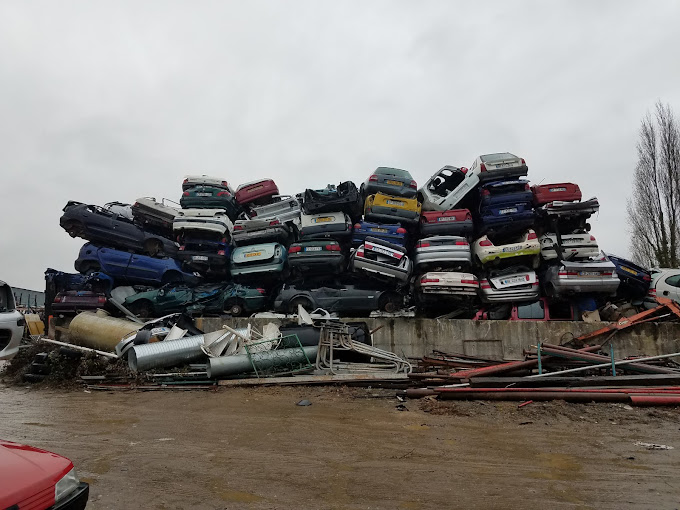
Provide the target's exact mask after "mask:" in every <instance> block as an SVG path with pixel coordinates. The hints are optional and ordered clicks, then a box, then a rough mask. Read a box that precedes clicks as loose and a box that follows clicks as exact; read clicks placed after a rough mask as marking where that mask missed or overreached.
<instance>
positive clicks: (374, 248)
mask: <svg viewBox="0 0 680 510" xmlns="http://www.w3.org/2000/svg"><path fill="white" fill-rule="evenodd" d="M366 249H367V250H371V251H374V252H375V253H381V254H383V255H387V256H388V257H393V256H394V255H395V252H393V251H392V250H388V249H387V248H383V247H382V246H376V245H374V244H371V245H369V246H366Z"/></svg>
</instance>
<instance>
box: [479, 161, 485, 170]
mask: <svg viewBox="0 0 680 510" xmlns="http://www.w3.org/2000/svg"><path fill="white" fill-rule="evenodd" d="M479 171H480V172H486V165H485V164H484V163H482V164H481V165H479Z"/></svg>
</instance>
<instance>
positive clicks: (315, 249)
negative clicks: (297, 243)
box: [305, 246, 321, 251]
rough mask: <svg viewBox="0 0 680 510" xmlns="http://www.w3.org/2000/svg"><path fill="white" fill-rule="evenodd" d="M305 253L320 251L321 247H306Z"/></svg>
mask: <svg viewBox="0 0 680 510" xmlns="http://www.w3.org/2000/svg"><path fill="white" fill-rule="evenodd" d="M305 251H321V246H307V247H306V248H305Z"/></svg>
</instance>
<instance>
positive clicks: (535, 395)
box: [439, 390, 631, 402]
mask: <svg viewBox="0 0 680 510" xmlns="http://www.w3.org/2000/svg"><path fill="white" fill-rule="evenodd" d="M439 398H441V399H445V400H536V401H538V400H566V401H569V402H630V399H631V397H630V395H628V394H626V393H602V392H597V393H596V392H580V393H579V392H570V391H562V390H560V391H545V392H540V391H533V390H528V391H516V392H512V391H510V392H505V391H494V390H490V391H482V392H474V393H463V392H459V393H456V392H443V393H440V394H439Z"/></svg>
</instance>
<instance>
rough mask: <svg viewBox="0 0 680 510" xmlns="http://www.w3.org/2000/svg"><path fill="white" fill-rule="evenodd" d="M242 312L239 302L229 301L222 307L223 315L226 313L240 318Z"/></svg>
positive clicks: (241, 305)
mask: <svg viewBox="0 0 680 510" xmlns="http://www.w3.org/2000/svg"><path fill="white" fill-rule="evenodd" d="M244 311H245V309H244V307H243V303H241V302H240V301H235V300H231V301H227V302H226V303H225V305H224V313H228V314H229V315H231V316H233V317H240V316H241V315H243V312H244Z"/></svg>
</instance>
